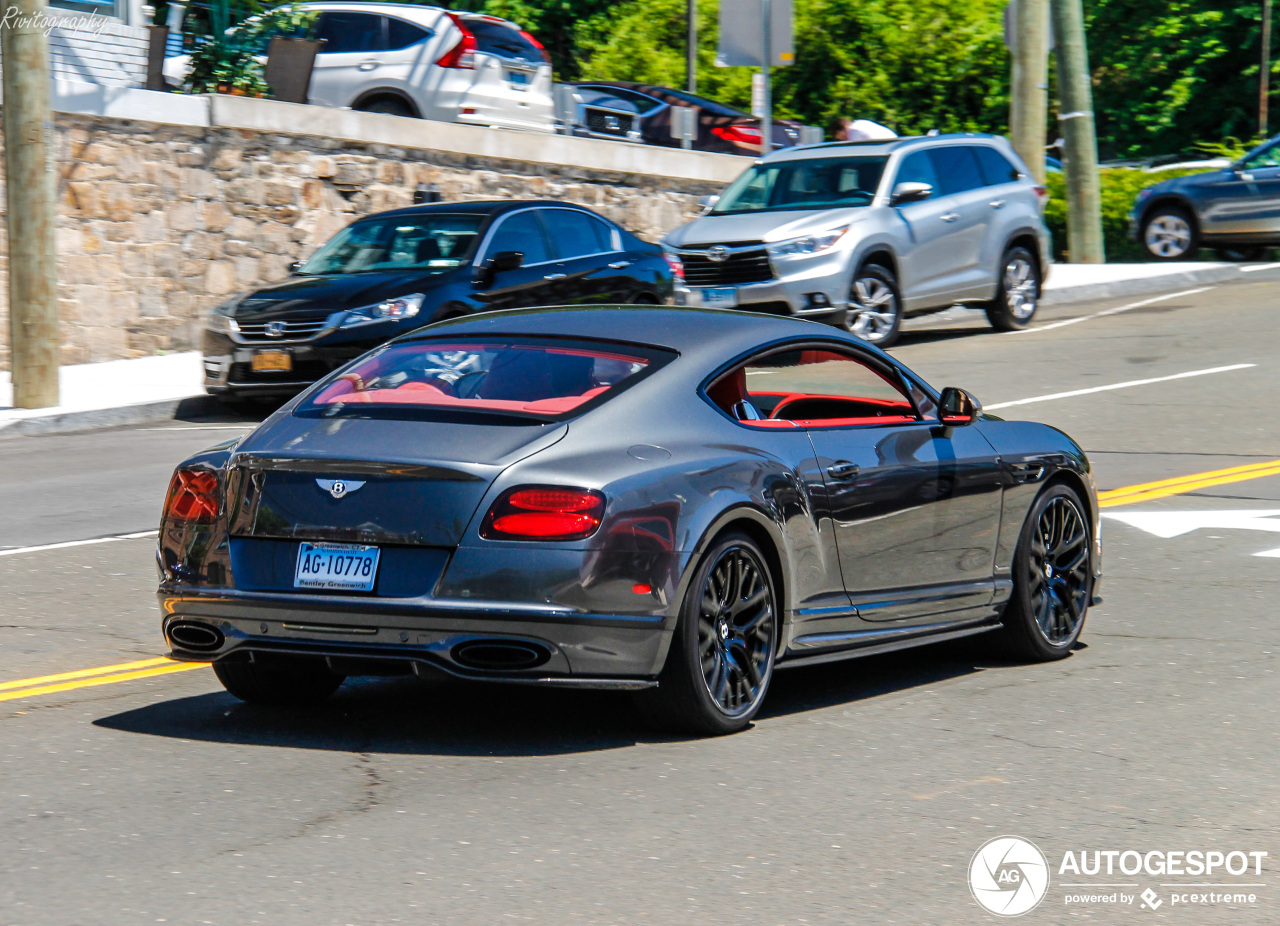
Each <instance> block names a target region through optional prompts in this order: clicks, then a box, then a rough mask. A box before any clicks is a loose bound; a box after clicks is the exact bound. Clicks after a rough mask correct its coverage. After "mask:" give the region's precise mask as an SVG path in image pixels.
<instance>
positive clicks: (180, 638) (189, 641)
mask: <svg viewBox="0 0 1280 926" xmlns="http://www.w3.org/2000/svg"><path fill="white" fill-rule="evenodd" d="M169 639H170V640H171V641H172V642H173V643H175V644H176V645H177V646H180V647H181V648H182V649H187V650H192V651H194V652H197V653H204V652H209V651H211V650H215V649H217V648H218V647H220V646H222V644H223V642H225V640H226V638H225V637H223V635H222V631H221V630H219V629H218V628H217V627H214V626H212V625H210V624H199V623H196V622H195V621H176V622H174V623H172V624H170V625H169Z"/></svg>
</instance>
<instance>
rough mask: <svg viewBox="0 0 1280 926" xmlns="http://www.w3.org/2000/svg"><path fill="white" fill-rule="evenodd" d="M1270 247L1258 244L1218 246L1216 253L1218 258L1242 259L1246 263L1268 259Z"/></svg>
mask: <svg viewBox="0 0 1280 926" xmlns="http://www.w3.org/2000/svg"><path fill="white" fill-rule="evenodd" d="M1269 250H1270V248H1264V247H1261V246H1258V245H1254V246H1251V247H1243V246H1242V247H1238V248H1217V249H1216V253H1217V255H1218V260H1231V261H1241V262H1244V263H1247V262H1250V261H1255V260H1266V259H1267V257H1268V256H1269V255H1268V253H1267V252H1268V251H1269Z"/></svg>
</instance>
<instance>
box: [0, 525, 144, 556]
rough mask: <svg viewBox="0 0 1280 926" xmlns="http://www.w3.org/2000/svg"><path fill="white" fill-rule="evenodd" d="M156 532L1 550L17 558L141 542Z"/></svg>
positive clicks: (0, 552) (140, 532) (2, 554)
mask: <svg viewBox="0 0 1280 926" xmlns="http://www.w3.org/2000/svg"><path fill="white" fill-rule="evenodd" d="M155 535H156V532H155V531H153V530H150V531H138V532H137V533H136V534H117V535H115V536H114V537H95V538H93V539H92V540H68V541H66V542H65V543H46V544H43V545H41V546H38V547H15V548H14V549H12V550H0V556H17V555H18V554H19V553H39V552H40V551H41V550H62V549H65V548H66V547H87V546H89V545H90V544H94V543H112V542H114V541H116V540H140V539H142V538H143V537H154V536H155Z"/></svg>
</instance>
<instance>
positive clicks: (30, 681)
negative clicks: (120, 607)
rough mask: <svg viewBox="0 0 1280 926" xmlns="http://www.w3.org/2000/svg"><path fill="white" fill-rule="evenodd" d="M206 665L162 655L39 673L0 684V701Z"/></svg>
mask: <svg viewBox="0 0 1280 926" xmlns="http://www.w3.org/2000/svg"><path fill="white" fill-rule="evenodd" d="M206 665H207V663H203V662H175V661H174V660H172V659H169V658H167V657H160V658H157V659H140V660H138V661H137V662H122V663H119V664H118V665H114V666H99V667H98V668H96V669H79V670H77V671H75V672H60V673H58V674H57V675H40V676H37V677H36V678H24V679H19V680H18V681H16V682H3V683H0V701H15V700H17V699H18V698H32V697H35V696H36V695H45V694H53V693H55V692H58V691H71V690H73V689H75V688H90V687H92V686H94V685H114V684H115V683H116V682H132V681H134V680H135V679H140V678H151V677H153V676H156V675H172V674H173V673H174V672H186V671H188V670H190V669H203V668H204V667H205V666H206Z"/></svg>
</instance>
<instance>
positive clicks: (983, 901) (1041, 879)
mask: <svg viewBox="0 0 1280 926" xmlns="http://www.w3.org/2000/svg"><path fill="white" fill-rule="evenodd" d="M969 890H970V891H972V892H973V899H974V900H976V901H977V902H978V905H979V906H981V907H982V908H983V909H984V910H987V911H988V912H990V913H994V914H996V916H1022V914H1024V913H1029V912H1030V911H1032V910H1034V909H1035V908H1036V906H1037V905H1038V904H1039V903H1040V901H1042V900H1044V895H1045V892H1046V891H1048V890H1049V863H1048V862H1046V861H1045V858H1044V853H1043V852H1041V851H1040V850H1039V849H1038V848H1036V846H1035V844H1034V843H1032V842H1030V841H1028V840H1026V839H1023V838H1022V837H1021V836H997V837H996V838H995V839H989V840H987V841H986V842H984V843H983V844H982V846H981V847H980V848H979V849H978V851H977V852H975V853H973V861H971V862H970V863H969Z"/></svg>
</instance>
